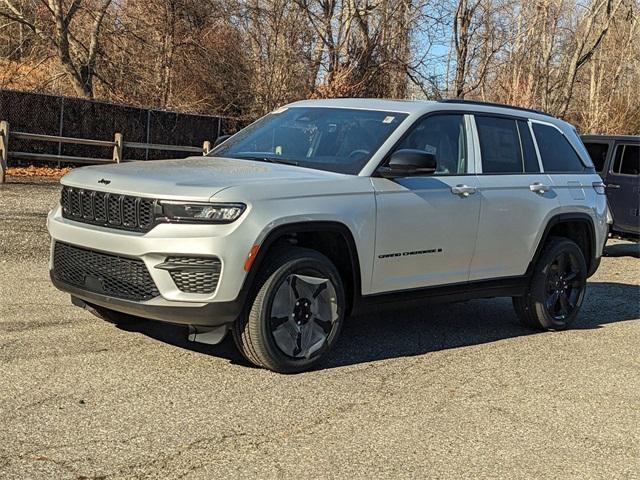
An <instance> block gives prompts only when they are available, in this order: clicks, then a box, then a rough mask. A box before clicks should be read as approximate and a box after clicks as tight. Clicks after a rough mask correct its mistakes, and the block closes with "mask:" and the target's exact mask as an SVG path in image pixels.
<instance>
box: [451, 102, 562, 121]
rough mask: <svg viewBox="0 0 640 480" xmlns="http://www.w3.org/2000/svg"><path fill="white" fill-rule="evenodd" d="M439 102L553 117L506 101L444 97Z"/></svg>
mask: <svg viewBox="0 0 640 480" xmlns="http://www.w3.org/2000/svg"><path fill="white" fill-rule="evenodd" d="M438 101H439V102H440V103H461V104H467V105H483V106H485V107H503V108H511V109H513V110H522V111H523V112H531V113H537V114H539V115H546V116H547V117H553V115H551V114H550V113H547V112H542V111H540V110H535V109H533V108H526V107H516V106H514V105H507V104H506V103H494V102H481V101H479V100H464V99H462V98H446V99H444V100H438Z"/></svg>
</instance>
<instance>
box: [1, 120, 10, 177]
mask: <svg viewBox="0 0 640 480" xmlns="http://www.w3.org/2000/svg"><path fill="white" fill-rule="evenodd" d="M8 164H9V122H6V121H4V120H3V121H1V122H0V183H4V182H5V180H6V175H7V165H8Z"/></svg>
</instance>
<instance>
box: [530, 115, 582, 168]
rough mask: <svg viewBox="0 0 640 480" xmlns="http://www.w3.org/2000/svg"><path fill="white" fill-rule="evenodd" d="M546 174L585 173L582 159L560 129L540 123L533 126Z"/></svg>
mask: <svg viewBox="0 0 640 480" xmlns="http://www.w3.org/2000/svg"><path fill="white" fill-rule="evenodd" d="M533 133H534V134H535V136H536V141H537V142H538V150H540V156H541V157H542V166H543V167H544V171H545V172H555V173H562V172H584V170H585V168H584V165H583V164H582V161H581V160H580V157H579V156H578V154H577V153H576V151H575V150H574V149H573V147H572V146H571V144H570V143H569V142H568V141H567V139H566V138H565V137H564V135H562V133H560V132H559V131H558V129H556V128H554V127H551V126H549V125H542V124H540V123H534V124H533Z"/></svg>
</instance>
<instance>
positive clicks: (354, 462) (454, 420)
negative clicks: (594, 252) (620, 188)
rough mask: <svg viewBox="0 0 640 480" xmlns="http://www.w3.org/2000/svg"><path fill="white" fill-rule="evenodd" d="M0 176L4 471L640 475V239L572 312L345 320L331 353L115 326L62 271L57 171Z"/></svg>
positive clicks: (433, 313) (57, 474) (424, 312)
mask: <svg viewBox="0 0 640 480" xmlns="http://www.w3.org/2000/svg"><path fill="white" fill-rule="evenodd" d="M9 180H10V182H9V183H8V184H6V185H4V186H0V478H1V479H23V478H34V479H40V478H42V479H67V478H68V479H77V480H79V479H89V478H99V479H130V478H158V479H173V478H188V479H213V478H295V479H306V478H308V479H317V478H349V479H360V478H362V479H371V478H434V479H460V478H473V479H477V478H491V479H495V478H504V479H520V478H521V479H558V478H562V479H581V480H583V479H591V478H598V479H607V480H609V479H638V478H640V353H639V347H640V260H639V258H640V246H639V245H638V244H631V243H626V242H619V241H612V242H611V243H610V245H609V246H608V248H607V252H608V256H607V257H605V258H604V259H603V261H602V264H601V267H600V269H599V270H598V272H597V273H596V275H595V276H594V277H593V278H591V279H590V284H589V289H588V294H587V299H586V302H585V305H584V307H583V310H582V313H581V315H580V318H579V320H578V322H577V324H576V325H575V328H573V329H572V330H568V331H565V332H559V333H539V332H532V331H530V330H527V329H526V328H524V327H522V326H520V324H519V323H518V321H517V319H516V316H515V314H514V312H513V309H512V307H511V301H510V300H509V299H490V300H477V301H470V302H465V303H460V304H450V305H444V304H440V305H431V306H423V307H418V308H404V309H398V310H396V311H391V312H388V311H387V312H379V313H377V314H375V315H371V316H368V317H357V318H351V319H349V320H348V322H347V324H346V326H345V329H344V330H343V334H342V337H341V340H340V341H339V343H338V345H337V347H336V349H335V350H334V352H333V353H332V355H331V358H330V359H329V360H328V362H327V363H326V365H324V368H322V369H319V370H316V371H312V372H307V373H303V374H298V375H289V376H286V375H278V374H275V373H271V372H269V371H266V370H260V369H257V368H253V367H252V366H250V365H249V364H247V362H246V361H244V360H243V359H242V358H241V357H240V356H239V354H238V353H237V352H236V351H235V348H234V346H233V343H232V342H231V341H230V339H227V340H226V341H225V342H224V343H223V344H221V345H218V346H207V345H199V344H192V343H190V342H188V341H186V330H185V329H184V328H181V327H175V326H168V325H161V324H157V323H153V322H142V323H138V324H135V325H133V326H130V327H127V328H126V329H124V328H118V327H115V326H113V325H110V324H108V323H105V322H103V321H101V320H100V319H98V318H96V317H94V316H92V315H90V314H89V313H87V312H85V311H83V310H81V309H79V308H77V307H73V306H72V305H71V303H70V301H69V296H68V295H66V294H63V293H61V292H59V291H57V290H56V289H55V288H54V287H53V286H52V285H51V284H50V282H49V278H48V266H47V257H48V252H49V239H48V236H47V233H46V229H45V226H44V222H45V216H46V212H47V211H48V210H49V209H50V208H51V207H52V206H53V205H54V204H55V203H56V201H57V198H58V187H57V185H56V184H55V183H54V182H52V181H51V180H46V179H37V178H36V179H17V178H10V179H9Z"/></svg>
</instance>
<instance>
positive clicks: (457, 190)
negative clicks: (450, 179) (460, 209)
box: [451, 185, 476, 197]
mask: <svg viewBox="0 0 640 480" xmlns="http://www.w3.org/2000/svg"><path fill="white" fill-rule="evenodd" d="M451 193H453V194H454V195H460V196H461V197H468V196H469V195H473V194H474V193H476V187H470V186H469V185H456V186H455V187H451Z"/></svg>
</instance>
